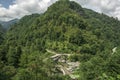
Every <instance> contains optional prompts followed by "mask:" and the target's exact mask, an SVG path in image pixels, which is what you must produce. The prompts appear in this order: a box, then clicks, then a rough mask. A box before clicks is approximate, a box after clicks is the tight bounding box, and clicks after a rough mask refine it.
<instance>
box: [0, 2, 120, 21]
mask: <svg viewBox="0 0 120 80" xmlns="http://www.w3.org/2000/svg"><path fill="white" fill-rule="evenodd" d="M56 1H57V0H0V20H2V21H8V20H12V19H15V18H21V17H23V16H25V15H30V14H33V13H43V12H45V11H46V10H47V8H48V7H49V6H50V5H52V4H53V3H55V2H56ZM72 1H76V2H78V3H79V4H80V5H81V6H82V7H85V8H89V9H92V10H94V11H96V12H99V13H104V14H106V15H109V16H113V17H115V18H116V17H117V18H118V19H119V20H120V0H72Z"/></svg>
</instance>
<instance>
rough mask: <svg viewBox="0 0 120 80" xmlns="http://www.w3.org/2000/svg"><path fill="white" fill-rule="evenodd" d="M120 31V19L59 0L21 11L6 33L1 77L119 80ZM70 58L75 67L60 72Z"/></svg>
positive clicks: (0, 51)
mask: <svg viewBox="0 0 120 80" xmlns="http://www.w3.org/2000/svg"><path fill="white" fill-rule="evenodd" d="M119 36H120V21H119V20H117V19H114V18H112V17H108V16H107V15H105V14H99V13H97V12H94V11H92V10H89V9H85V8H82V7H81V6H80V5H79V4H77V3H75V2H74V1H69V0H59V1H57V2H56V3H54V4H53V5H51V6H50V7H49V8H48V10H47V11H46V12H45V13H43V14H32V15H27V16H24V17H23V18H21V19H20V20H19V22H17V23H15V24H14V25H13V26H12V27H11V28H10V29H9V31H7V32H6V33H5V35H4V36H3V38H4V40H3V42H1V40H0V42H1V43H0V44H1V45H0V80H72V79H73V78H74V79H78V80H119V79H120V58H119V57H120V47H119V45H120V43H119V42H120V38H119ZM0 39H1V37H0ZM53 54H54V55H55V56H54V55H53ZM61 55H63V56H64V57H62V58H60V59H62V60H60V61H59V59H56V56H58V57H59V56H61ZM66 55H67V58H66ZM54 57H55V59H54ZM69 63H72V66H75V65H73V64H79V66H78V65H77V68H76V67H75V69H73V68H72V71H71V72H72V73H70V72H68V74H67V70H66V74H64V73H63V72H62V70H61V69H65V68H66V65H67V64H69ZM69 65H71V64H69ZM69 65H68V66H69ZM61 66H62V67H61ZM66 69H67V68H66ZM68 71H69V69H68Z"/></svg>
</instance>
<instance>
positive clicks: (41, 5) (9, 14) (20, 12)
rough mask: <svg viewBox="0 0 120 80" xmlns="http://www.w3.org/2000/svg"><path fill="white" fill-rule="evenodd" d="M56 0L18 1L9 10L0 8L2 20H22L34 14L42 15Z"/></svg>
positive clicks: (0, 18)
mask: <svg viewBox="0 0 120 80" xmlns="http://www.w3.org/2000/svg"><path fill="white" fill-rule="evenodd" d="M55 1H56V0H16V1H14V4H12V5H10V6H9V8H8V9H6V8H4V7H2V6H0V20H10V19H14V18H21V17H23V16H24V15H29V14H32V13H42V12H44V11H46V10H47V7H48V6H50V5H51V4H52V3H53V2H55Z"/></svg>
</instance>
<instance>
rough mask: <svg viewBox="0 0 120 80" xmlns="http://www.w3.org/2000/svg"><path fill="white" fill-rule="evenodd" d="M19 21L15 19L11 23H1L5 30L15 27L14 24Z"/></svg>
mask: <svg viewBox="0 0 120 80" xmlns="http://www.w3.org/2000/svg"><path fill="white" fill-rule="evenodd" d="M18 21H19V19H13V20H10V21H0V24H1V25H2V26H3V28H4V29H7V30H8V29H9V28H10V26H11V25H13V24H14V23H16V22H18Z"/></svg>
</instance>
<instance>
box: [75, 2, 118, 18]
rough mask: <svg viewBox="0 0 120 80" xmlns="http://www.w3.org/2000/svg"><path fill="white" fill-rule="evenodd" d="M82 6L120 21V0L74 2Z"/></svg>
mask: <svg viewBox="0 0 120 80" xmlns="http://www.w3.org/2000/svg"><path fill="white" fill-rule="evenodd" d="M74 1H77V2H78V3H80V4H81V5H82V6H84V7H86V8H89V9H93V10H95V11H97V12H100V13H105V14H107V15H109V16H113V17H118V18H119V19H120V0H74Z"/></svg>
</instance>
